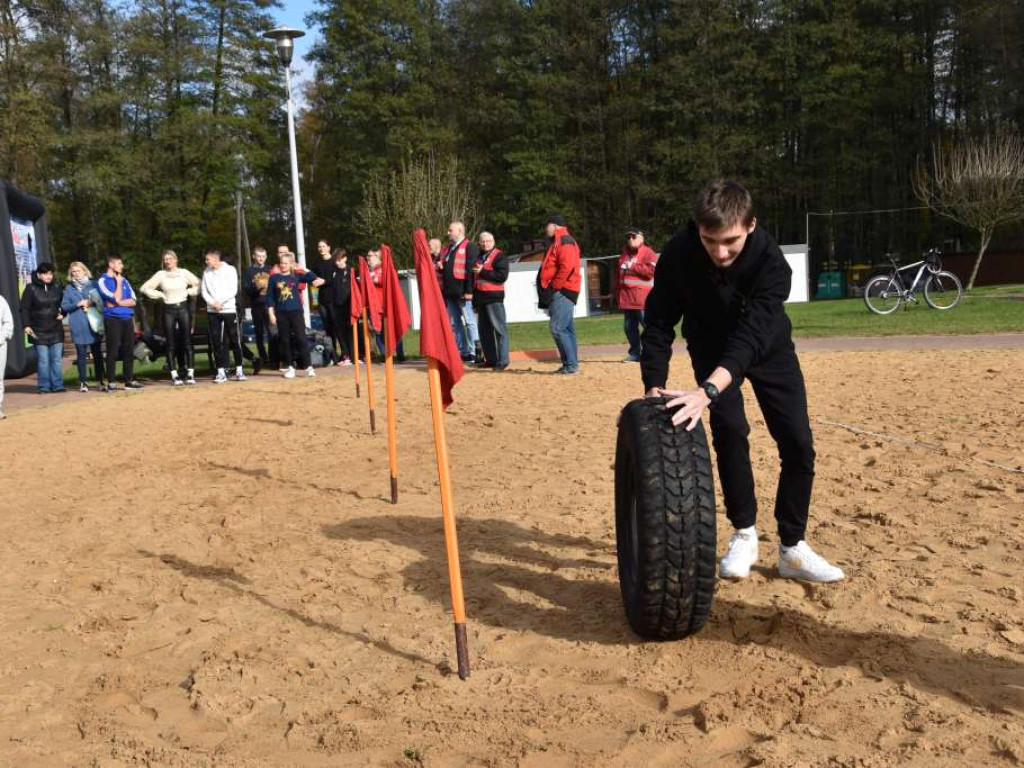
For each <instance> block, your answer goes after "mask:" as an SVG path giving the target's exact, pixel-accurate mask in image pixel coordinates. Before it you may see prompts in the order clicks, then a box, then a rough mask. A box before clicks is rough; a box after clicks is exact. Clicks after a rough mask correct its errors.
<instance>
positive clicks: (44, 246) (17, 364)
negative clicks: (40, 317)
mask: <svg viewBox="0 0 1024 768" xmlns="http://www.w3.org/2000/svg"><path fill="white" fill-rule="evenodd" d="M12 216H13V217H14V218H16V219H27V220H28V221H31V222H32V223H33V224H34V225H35V238H36V254H37V260H38V261H40V262H43V261H53V259H52V258H50V235H49V232H48V231H47V228H46V207H45V206H44V205H43V203H42V201H40V200H37V199H36V198H34V197H31V196H29V195H26V194H25V193H24V192H21V191H19V190H18V189H15V187H14V186H13V185H12V184H11V183H10V182H8V181H5V180H4V179H0V295H3V297H4V298H5V299H7V303H8V304H10V305H11V314H13V315H14V338H12V339H11V341H10V343H9V344H8V346H7V370H6V372H4V371H0V374H5V378H8V379H18V378H21V377H22V376H27V375H29V374H30V373H32V372H33V371H35V367H36V355H35V350H33V349H31V348H27V347H25V344H24V339H25V332H24V329H23V327H22V324H21V311H20V309H21V293H20V289H19V286H18V268H17V264H16V262H15V259H14V237H13V235H12V233H11V217H12Z"/></svg>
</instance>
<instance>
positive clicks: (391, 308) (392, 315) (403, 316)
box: [380, 243, 412, 352]
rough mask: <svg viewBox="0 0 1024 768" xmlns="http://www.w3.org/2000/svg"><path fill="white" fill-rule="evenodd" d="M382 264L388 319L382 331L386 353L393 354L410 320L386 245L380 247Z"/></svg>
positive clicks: (396, 273) (385, 314)
mask: <svg viewBox="0 0 1024 768" xmlns="http://www.w3.org/2000/svg"><path fill="white" fill-rule="evenodd" d="M380 253H381V258H382V260H383V263H382V265H381V267H382V269H383V272H384V274H383V277H382V280H383V283H384V286H383V287H384V317H386V318H387V319H388V324H387V327H386V328H385V329H384V341H385V342H386V344H387V346H386V347H385V349H387V351H388V352H394V351H395V347H396V346H397V345H398V342H399V341H400V340H401V338H402V337H403V336H405V332H406V331H407V330H409V326H410V325H412V318H411V317H409V307H408V305H407V304H406V303H405V294H404V293H402V286H401V285H400V284H399V282H398V271H397V270H396V269H395V262H394V261H393V260H392V258H391V246H390V245H388V244H387V243H385V244H383V245H381V247H380Z"/></svg>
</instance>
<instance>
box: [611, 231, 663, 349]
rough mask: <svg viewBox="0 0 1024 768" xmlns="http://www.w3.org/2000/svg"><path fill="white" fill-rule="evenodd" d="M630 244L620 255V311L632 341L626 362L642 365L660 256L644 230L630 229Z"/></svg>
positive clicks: (628, 235) (624, 326)
mask: <svg viewBox="0 0 1024 768" xmlns="http://www.w3.org/2000/svg"><path fill="white" fill-rule="evenodd" d="M626 237H627V238H628V242H627V244H626V247H625V249H624V250H623V251H622V255H621V256H619V269H618V276H619V290H618V301H619V309H621V310H622V315H623V318H624V320H623V328H624V329H625V331H626V339H627V340H628V341H629V354H627V355H626V357H625V359H624V360H623V361H622V362H624V363H639V362H640V351H641V346H640V326H641V325H643V322H644V305H645V304H646V303H647V294H649V293H650V292H651V288H653V287H654V267H655V265H656V264H657V263H658V255H657V254H656V253H655V252H654V251H653V250H651V248H650V247H648V245H647V244H646V243H645V242H644V233H643V231H642V230H640V229H638V228H636V227H633V228H632V229H629V230H627V232H626Z"/></svg>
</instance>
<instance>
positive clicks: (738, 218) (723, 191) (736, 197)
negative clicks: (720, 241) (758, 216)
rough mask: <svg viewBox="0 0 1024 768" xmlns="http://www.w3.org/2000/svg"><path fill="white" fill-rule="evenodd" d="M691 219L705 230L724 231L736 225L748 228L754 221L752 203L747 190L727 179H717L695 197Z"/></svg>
mask: <svg viewBox="0 0 1024 768" xmlns="http://www.w3.org/2000/svg"><path fill="white" fill-rule="evenodd" d="M693 219H694V221H696V222H697V226H699V227H704V228H705V229H711V230H719V229H726V228H728V227H731V226H734V225H736V224H743V225H744V226H750V223H751V222H752V221H753V220H754V201H753V200H752V199H751V197H750V193H749V192H748V191H747V188H746V187H744V186H743V185H742V184H738V183H737V182H735V181H729V180H727V179H717V180H716V181H713V182H711V183H710V184H708V185H707V186H706V187H704V189H702V190H701V191H700V194H699V195H697V202H696V203H695V204H694V206H693Z"/></svg>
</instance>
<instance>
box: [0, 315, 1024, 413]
mask: <svg viewBox="0 0 1024 768" xmlns="http://www.w3.org/2000/svg"><path fill="white" fill-rule="evenodd" d="M796 345H797V350H798V351H799V352H846V351H856V350H868V349H878V350H917V351H921V350H929V349H936V350H956V349H1024V333H996V334H977V335H970V336H863V337H862V336H834V337H831V338H824V339H797V340H796ZM625 351H626V345H625V344H606V345H600V346H589V347H581V348H580V359H581V360H583V361H584V362H586V361H587V360H595V359H602V358H609V357H610V358H615V357H620V356H622V355H624V354H625ZM675 353H676V354H686V347H685V346H684V345H683V344H682V343H677V344H676V346H675ZM511 358H512V360H513V361H553V360H557V359H558V352H557V351H555V350H554V349H542V350H527V351H517V352H513V353H512V354H511ZM399 367H400V368H405V367H422V363H421V362H418V361H410V362H408V363H405V364H403V365H402V366H399ZM274 375H277V374H276V373H275V372H273V371H264V372H263V373H261V374H260V376H259V378H264V377H267V376H274ZM300 375H301V374H300ZM317 375H318V376H346V375H347V376H348V377H350V378H351V376H352V369H351V368H350V367H344V368H341V367H331V368H320V369H317ZM250 378H252V377H250ZM5 384H6V388H7V392H6V395H5V396H4V411H5V412H7V413H8V414H11V413H14V412H15V411H18V410H21V409H24V408H32V407H41V406H48V405H56V404H58V403H64V402H70V401H77V400H81V399H82V398H85V397H103V395H102V394H100V393H99V392H98V391H97V390H96V389H95V388H94V389H93V391H92V392H90V393H88V394H83V393H80V392H78V390H77V389H75V390H74V391H68V392H64V393H61V394H49V395H40V394H37V393H36V380H35V377H34V376H30V377H29V378H26V379H16V380H13V381H11V380H8V381H7V382H5ZM169 386H171V384H170V381H168V380H161V381H154V382H153V383H152V384H149V385H148V388H160V387H169ZM199 386H203V387H208V386H214V385H213V383H212V381H211V379H210V378H209V377H208V376H206V377H201V378H200V384H199ZM220 386H224V387H239V386H245V384H244V383H235V382H228V383H227V384H224V385H220ZM124 391H125V390H123V389H122V390H121V392H122V393H123V392H124ZM145 393H146V390H141V391H139V392H131V393H130V394H131V395H132V396H133V397H145Z"/></svg>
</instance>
